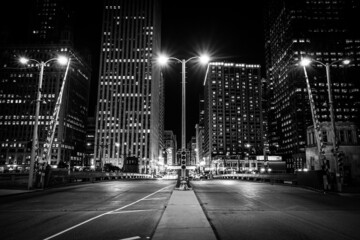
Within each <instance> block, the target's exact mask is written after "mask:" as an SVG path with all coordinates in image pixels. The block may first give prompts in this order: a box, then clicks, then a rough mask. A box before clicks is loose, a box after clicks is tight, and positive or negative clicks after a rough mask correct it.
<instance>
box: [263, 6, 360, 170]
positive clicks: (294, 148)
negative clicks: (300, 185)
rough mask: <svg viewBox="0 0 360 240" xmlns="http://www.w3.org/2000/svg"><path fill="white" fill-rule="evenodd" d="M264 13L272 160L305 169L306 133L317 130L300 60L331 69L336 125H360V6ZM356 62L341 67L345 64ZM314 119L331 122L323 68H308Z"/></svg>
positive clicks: (277, 9)
mask: <svg viewBox="0 0 360 240" xmlns="http://www.w3.org/2000/svg"><path fill="white" fill-rule="evenodd" d="M267 4H268V6H267V9H266V11H265V25H266V27H265V38H266V39H265V40H266V41H265V48H266V53H265V55H266V74H267V81H268V86H267V88H268V93H267V96H269V98H268V129H269V135H268V139H269V144H270V150H271V152H272V154H275V155H281V156H283V160H285V161H286V164H287V169H288V171H290V172H291V171H294V169H295V168H296V166H302V165H304V164H305V163H306V159H305V147H306V129H307V127H308V126H311V125H313V123H312V117H311V112H310V105H309V100H308V95H307V88H306V83H305V76H304V71H303V68H302V67H301V66H300V65H299V64H298V63H299V61H300V60H301V57H302V56H304V57H310V58H312V59H315V60H317V61H320V62H322V63H324V64H326V63H328V64H330V63H334V62H336V61H338V62H337V63H334V64H333V65H332V66H331V67H330V69H331V70H330V72H331V80H332V86H331V87H332V92H333V99H334V109H335V118H336V121H337V122H341V121H343V122H354V123H359V122H360V118H359V107H360V96H359V93H360V92H359V81H358V77H359V73H360V71H359V70H360V51H359V50H360V34H359V31H358V28H357V27H356V26H355V24H354V23H355V22H359V20H360V19H359V18H360V2H359V1H351V0H350V1H345V0H338V1H322V0H300V1H290V0H272V1H268V2H267ZM345 58H350V59H351V60H352V62H351V63H350V65H348V66H343V65H342V64H341V60H342V59H345ZM307 71H308V74H309V81H310V85H311V88H312V89H313V91H312V92H313V94H314V96H313V98H314V101H315V105H316V114H317V117H318V119H319V121H320V122H329V121H330V117H329V102H328V91H327V87H328V86H327V81H326V71H325V67H324V66H322V65H321V64H318V63H315V62H314V63H312V64H311V66H309V67H307Z"/></svg>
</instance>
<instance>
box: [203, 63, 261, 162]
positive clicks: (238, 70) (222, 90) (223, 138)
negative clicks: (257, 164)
mask: <svg viewBox="0 0 360 240" xmlns="http://www.w3.org/2000/svg"><path fill="white" fill-rule="evenodd" d="M205 81H206V82H205V94H204V98H205V104H204V105H205V118H204V120H205V121H204V122H205V123H204V126H205V131H204V144H203V148H204V149H203V151H204V157H205V158H208V159H210V161H214V160H217V159H222V158H224V157H227V158H240V157H241V156H242V155H243V154H244V152H246V151H248V150H249V149H247V148H246V146H248V144H250V146H251V149H254V151H255V152H254V154H255V153H261V152H262V148H263V130H262V119H261V115H262V114H261V111H262V108H261V73H260V65H256V64H243V63H236V62H211V63H210V64H209V69H208V72H207V75H206V79H205Z"/></svg>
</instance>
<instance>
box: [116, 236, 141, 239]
mask: <svg viewBox="0 0 360 240" xmlns="http://www.w3.org/2000/svg"><path fill="white" fill-rule="evenodd" d="M140 238H141V237H139V236H136V237H130V238H122V239H119V240H135V239H140Z"/></svg>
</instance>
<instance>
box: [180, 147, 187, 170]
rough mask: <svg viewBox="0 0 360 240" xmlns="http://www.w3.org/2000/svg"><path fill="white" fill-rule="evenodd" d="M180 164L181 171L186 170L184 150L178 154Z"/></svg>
mask: <svg viewBox="0 0 360 240" xmlns="http://www.w3.org/2000/svg"><path fill="white" fill-rule="evenodd" d="M180 164H181V169H186V151H185V149H183V150H181V152H180Z"/></svg>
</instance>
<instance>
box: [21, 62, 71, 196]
mask: <svg viewBox="0 0 360 240" xmlns="http://www.w3.org/2000/svg"><path fill="white" fill-rule="evenodd" d="M30 61H33V62H36V63H37V64H39V66H40V74H39V85H38V90H37V98H36V108H35V123H34V130H33V138H32V147H31V157H30V171H29V182H28V189H31V188H33V179H34V167H35V155H36V147H37V146H38V145H39V144H38V128H39V114H40V102H41V88H42V82H43V76H44V68H45V66H46V64H47V63H49V62H51V61H57V62H58V63H59V64H61V65H66V64H67V63H68V61H69V59H68V58H67V57H65V56H58V57H57V58H51V59H49V60H47V61H46V62H44V61H38V60H35V59H29V58H26V57H20V58H19V62H20V63H21V64H27V63H29V62H30Z"/></svg>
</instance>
